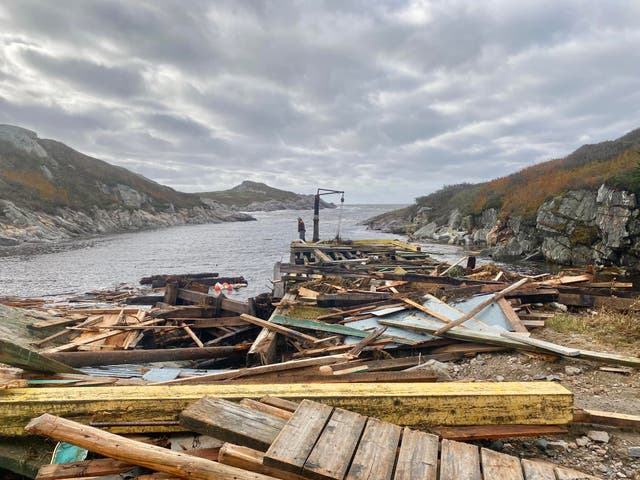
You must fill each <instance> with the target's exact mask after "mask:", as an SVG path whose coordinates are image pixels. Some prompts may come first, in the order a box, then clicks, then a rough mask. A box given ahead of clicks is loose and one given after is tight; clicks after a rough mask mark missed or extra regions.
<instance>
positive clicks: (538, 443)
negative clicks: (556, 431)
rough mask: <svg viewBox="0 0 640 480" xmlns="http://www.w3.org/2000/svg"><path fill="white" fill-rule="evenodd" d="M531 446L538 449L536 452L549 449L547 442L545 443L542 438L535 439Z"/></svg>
mask: <svg viewBox="0 0 640 480" xmlns="http://www.w3.org/2000/svg"><path fill="white" fill-rule="evenodd" d="M533 445H534V446H535V447H536V448H537V449H538V450H543V451H544V450H546V449H547V448H548V447H549V442H547V441H546V440H545V439H544V438H537V439H536V440H535V441H534V442H533Z"/></svg>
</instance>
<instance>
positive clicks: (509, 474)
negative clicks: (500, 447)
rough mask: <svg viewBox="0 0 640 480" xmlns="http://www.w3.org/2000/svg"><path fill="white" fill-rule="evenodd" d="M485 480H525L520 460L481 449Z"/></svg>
mask: <svg viewBox="0 0 640 480" xmlns="http://www.w3.org/2000/svg"><path fill="white" fill-rule="evenodd" d="M480 457H481V460H482V473H483V475H484V480H524V476H523V475H522V467H521V465H520V459H519V458H518V457H513V456H511V455H507V454H505V453H500V452H496V451H494V450H490V449H488V448H481V449H480Z"/></svg>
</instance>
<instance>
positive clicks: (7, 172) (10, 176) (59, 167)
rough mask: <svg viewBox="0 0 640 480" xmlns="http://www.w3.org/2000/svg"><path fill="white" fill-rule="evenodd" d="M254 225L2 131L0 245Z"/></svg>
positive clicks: (50, 144)
mask: <svg viewBox="0 0 640 480" xmlns="http://www.w3.org/2000/svg"><path fill="white" fill-rule="evenodd" d="M246 220H254V218H253V217H251V216H250V215H247V214H244V213H240V212H237V211H234V210H233V209H230V208H229V207H227V206H225V205H222V204H219V203H217V202H214V201H203V200H201V199H200V197H199V196H198V195H195V194H187V193H182V192H177V191H175V190H173V189H171V188H169V187H166V186H164V185H160V184H158V183H156V182H153V181H152V180H149V179H147V178H145V177H143V176H141V175H138V174H135V173H133V172H130V171H128V170H126V169H124V168H121V167H116V166H114V165H110V164H108V163H106V162H103V161H101V160H98V159H95V158H91V157H89V156H86V155H83V154H82V153H80V152H77V151H75V150H73V149H71V148H69V147H67V146H66V145H63V144H61V143H59V142H55V141H53V140H44V139H40V138H38V135H37V134H36V133H35V132H32V131H30V130H26V129H24V128H20V127H16V126H12V125H0V247H12V246H16V245H19V244H22V243H24V242H49V241H58V240H65V239H69V238H72V237H77V236H87V235H95V234H102V233H114V232H122V231H133V230H141V229H149V228H157V227H165V226H172V225H184V224H193V223H213V222H215V223H217V222H230V221H246Z"/></svg>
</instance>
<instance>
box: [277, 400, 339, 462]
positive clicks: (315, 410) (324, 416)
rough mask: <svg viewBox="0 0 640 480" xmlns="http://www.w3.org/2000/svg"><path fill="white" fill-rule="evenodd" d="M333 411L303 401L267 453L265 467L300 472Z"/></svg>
mask: <svg viewBox="0 0 640 480" xmlns="http://www.w3.org/2000/svg"><path fill="white" fill-rule="evenodd" d="M332 412H333V408H332V407H329V406H327V405H323V404H321V403H317V402H311V401H309V400H303V401H302V402H301V403H300V406H299V407H298V408H297V410H296V411H295V413H294V414H293V417H291V419H290V420H289V421H288V422H287V424H286V425H285V426H284V427H283V428H282V430H281V431H280V433H279V434H278V436H277V437H276V439H275V440H274V441H273V443H272V444H271V446H270V447H269V450H267V453H266V454H265V458H264V463H265V465H271V466H274V467H277V468H281V469H283V470H288V471H290V472H297V473H299V472H300V471H301V470H302V467H303V466H304V464H305V462H306V461H307V458H308V457H309V455H310V453H311V451H312V449H313V447H314V445H315V444H316V442H317V440H318V438H319V437H320V434H321V433H322V431H323V429H324V427H325V425H326V424H327V421H328V420H329V417H330V416H331V413H332Z"/></svg>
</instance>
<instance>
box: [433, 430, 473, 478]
mask: <svg viewBox="0 0 640 480" xmlns="http://www.w3.org/2000/svg"><path fill="white" fill-rule="evenodd" d="M461 479H464V480H482V474H481V473H480V454H479V451H478V447H476V446H475V445H469V444H467V443H460V442H454V441H453V440H446V439H445V440H442V454H441V456H440V480H461Z"/></svg>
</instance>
